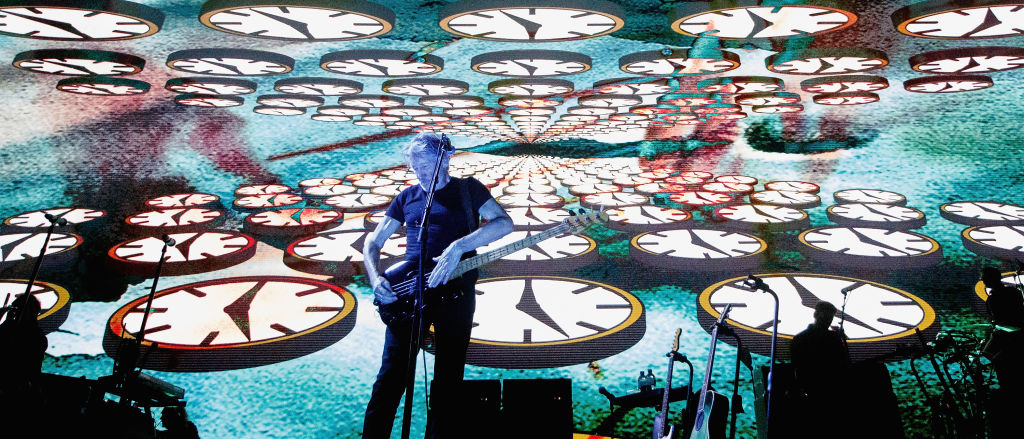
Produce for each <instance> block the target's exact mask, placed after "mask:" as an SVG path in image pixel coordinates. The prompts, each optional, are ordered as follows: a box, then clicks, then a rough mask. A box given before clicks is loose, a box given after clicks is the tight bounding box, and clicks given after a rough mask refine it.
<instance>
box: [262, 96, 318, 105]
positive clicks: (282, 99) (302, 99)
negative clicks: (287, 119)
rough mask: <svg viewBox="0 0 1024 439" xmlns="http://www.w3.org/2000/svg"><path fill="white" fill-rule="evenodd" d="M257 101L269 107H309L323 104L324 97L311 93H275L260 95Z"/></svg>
mask: <svg viewBox="0 0 1024 439" xmlns="http://www.w3.org/2000/svg"><path fill="white" fill-rule="evenodd" d="M256 102H258V103H259V104H260V105H266V106H268V107H284V108H307V107H317V106H320V105H323V104H324V98H322V97H319V96H309V95H285V94H275V95H263V96H260V97H259V98H257V99H256Z"/></svg>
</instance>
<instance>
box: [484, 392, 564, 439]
mask: <svg viewBox="0 0 1024 439" xmlns="http://www.w3.org/2000/svg"><path fill="white" fill-rule="evenodd" d="M503 387H504V388H503V390H502V397H501V413H502V421H503V425H504V430H505V433H506V435H507V436H506V437H529V438H531V439H533V438H537V439H547V438H554V439H565V438H569V437H572V380H570V379H567V378H559V379H528V380H519V379H507V380H505V381H504V383H503Z"/></svg>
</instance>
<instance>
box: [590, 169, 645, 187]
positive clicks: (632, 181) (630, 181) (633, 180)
mask: <svg viewBox="0 0 1024 439" xmlns="http://www.w3.org/2000/svg"><path fill="white" fill-rule="evenodd" d="M622 174H623V171H618V174H617V175H616V174H612V175H609V177H613V178H612V179H611V180H612V183H615V184H617V185H619V186H622V187H636V186H640V185H642V184H648V183H651V182H653V180H651V179H649V178H644V177H640V176H637V175H622ZM598 177H601V178H603V177H605V176H604V175H603V174H598Z"/></svg>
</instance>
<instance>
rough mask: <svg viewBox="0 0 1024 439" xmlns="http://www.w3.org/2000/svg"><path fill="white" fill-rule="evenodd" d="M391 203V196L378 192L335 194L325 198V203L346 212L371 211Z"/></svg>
mask: <svg viewBox="0 0 1024 439" xmlns="http://www.w3.org/2000/svg"><path fill="white" fill-rule="evenodd" d="M389 203H391V197H388V196H384V195H378V194H345V195H335V196H333V197H330V198H327V199H325V200H324V204H326V205H328V206H331V207H334V208H338V209H343V210H345V211H346V212H370V211H373V210H377V209H380V208H382V207H387V205H388V204H389Z"/></svg>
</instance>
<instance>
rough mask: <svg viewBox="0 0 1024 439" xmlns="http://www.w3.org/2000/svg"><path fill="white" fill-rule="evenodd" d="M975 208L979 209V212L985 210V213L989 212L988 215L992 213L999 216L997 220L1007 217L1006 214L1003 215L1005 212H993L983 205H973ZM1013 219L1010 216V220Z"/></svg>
mask: <svg viewBox="0 0 1024 439" xmlns="http://www.w3.org/2000/svg"><path fill="white" fill-rule="evenodd" d="M975 206H977V207H978V208H979V209H981V210H986V211H988V212H990V213H994V214H996V215H999V218H1000V219H1007V216H1008V215H1006V213H1005V212H1000V211H998V210H995V209H991V208H988V207H985V205H984V204H975ZM1013 218H1014V217H1013V216H1010V219H1013Z"/></svg>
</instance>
